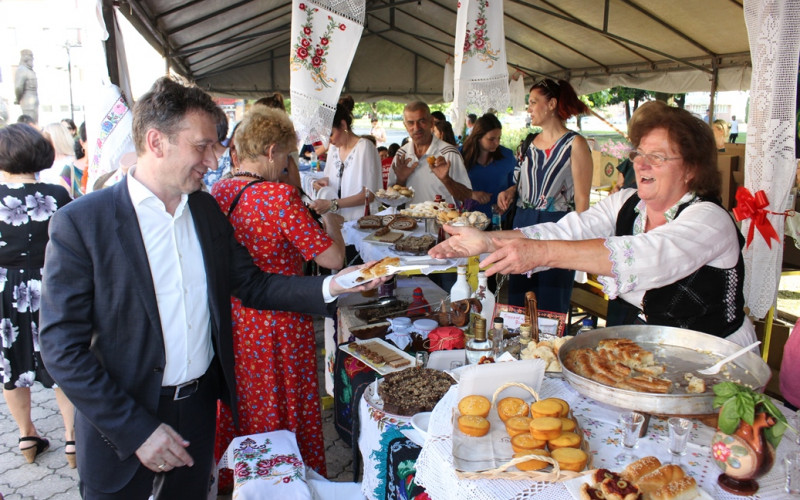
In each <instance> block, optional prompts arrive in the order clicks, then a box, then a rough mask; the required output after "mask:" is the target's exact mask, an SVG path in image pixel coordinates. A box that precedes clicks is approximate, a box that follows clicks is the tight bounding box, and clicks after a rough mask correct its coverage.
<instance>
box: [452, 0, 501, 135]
mask: <svg viewBox="0 0 800 500" xmlns="http://www.w3.org/2000/svg"><path fill="white" fill-rule="evenodd" d="M505 39H506V38H505V30H504V29H503V1H502V0H461V1H460V2H459V3H458V15H457V17H456V45H455V55H456V64H455V109H456V114H457V116H458V118H457V119H456V123H455V124H454V125H453V128H454V129H456V130H460V129H461V127H462V126H463V124H464V117H465V116H466V115H467V113H468V112H470V111H474V112H475V113H476V114H479V115H480V114H482V113H485V112H486V111H488V110H489V109H490V108H494V109H496V110H498V111H505V110H506V108H507V107H508V68H507V66H506V45H505Z"/></svg>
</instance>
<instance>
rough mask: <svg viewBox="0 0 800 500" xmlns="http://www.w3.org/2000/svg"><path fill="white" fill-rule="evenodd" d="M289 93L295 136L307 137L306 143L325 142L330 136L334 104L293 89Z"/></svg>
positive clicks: (301, 138) (334, 110)
mask: <svg viewBox="0 0 800 500" xmlns="http://www.w3.org/2000/svg"><path fill="white" fill-rule="evenodd" d="M289 95H290V96H291V98H292V121H293V122H294V128H295V132H296V133H297V137H298V138H299V139H300V140H303V139H304V138H308V139H307V140H306V141H305V142H306V143H314V142H316V141H323V142H326V143H327V141H328V139H329V138H330V136H331V125H332V124H333V115H334V114H335V113H336V106H335V105H334V106H331V105H330V104H327V103H324V102H322V101H320V100H319V99H317V98H314V97H311V96H309V95H306V94H301V93H300V92H299V91H295V90H292V91H291V92H289Z"/></svg>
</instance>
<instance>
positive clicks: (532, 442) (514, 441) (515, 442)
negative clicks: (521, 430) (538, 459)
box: [511, 432, 547, 453]
mask: <svg viewBox="0 0 800 500" xmlns="http://www.w3.org/2000/svg"><path fill="white" fill-rule="evenodd" d="M546 444H547V441H544V440H542V439H536V438H533V437H531V435H530V433H527V432H526V433H525V434H517V435H516V436H514V437H512V438H511V449H512V450H514V452H515V453H519V452H521V451H525V450H541V449H544V447H545V445H546Z"/></svg>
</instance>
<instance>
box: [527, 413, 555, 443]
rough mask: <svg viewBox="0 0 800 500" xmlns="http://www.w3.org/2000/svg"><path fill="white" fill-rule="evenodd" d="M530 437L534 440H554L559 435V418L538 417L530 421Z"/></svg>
mask: <svg viewBox="0 0 800 500" xmlns="http://www.w3.org/2000/svg"><path fill="white" fill-rule="evenodd" d="M530 430H531V436H533V437H535V438H536V439H543V440H545V441H547V440H549V439H555V438H557V437H558V436H560V435H561V418H556V417H539V418H534V419H533V420H531V425H530Z"/></svg>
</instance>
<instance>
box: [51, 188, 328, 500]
mask: <svg viewBox="0 0 800 500" xmlns="http://www.w3.org/2000/svg"><path fill="white" fill-rule="evenodd" d="M188 206H189V209H190V210H191V213H192V217H193V219H194V225H195V228H196V230H197V237H198V239H199V241H200V246H201V248H202V252H203V259H204V261H205V271H206V276H207V280H208V304H202V305H198V306H199V307H208V308H209V309H210V311H211V332H212V336H213V345H214V351H215V354H216V356H217V358H218V360H219V362H220V366H221V367H222V370H221V371H222V373H223V377H224V380H221V381H220V383H219V384H218V385H219V386H220V387H222V391H221V392H222V393H221V394H220V398H221V399H223V400H225V401H226V402H229V403H231V402H232V400H233V398H234V397H235V380H234V370H233V363H234V361H233V341H232V337H231V315H230V307H231V306H230V296H231V294H233V295H236V296H237V297H239V298H241V299H242V301H243V302H244V304H245V305H247V306H249V307H253V308H257V309H277V310H287V311H297V312H305V313H313V314H330V313H331V312H332V310H333V308H334V307H335V306H334V305H333V304H328V305H326V304H324V301H323V297H322V278H313V277H309V278H306V277H289V276H281V275H271V274H266V273H263V272H261V271H260V269H258V267H256V266H255V264H253V261H252V259H251V257H250V254H249V253H248V252H247V250H246V249H245V248H244V247H242V246H241V245H239V244H238V243H237V242H236V240H235V238H234V236H233V228H232V227H231V225H230V223H229V222H228V220H227V218H226V217H225V216H224V215H223V214H222V212H221V211H220V209H219V207H218V206H217V203H216V201H214V199H213V198H212V197H211V196H210V195H208V194H207V193H200V192H197V193H193V194H191V195H190V196H189V203H188ZM40 344H41V350H42V357H43V359H44V362H45V365H46V367H47V369H48V370H49V372H50V374H51V375H52V376H53V378H54V379H55V380H56V382H57V383H58V385H59V386H60V387H61V388H62V389H63V390H64V393H65V394H66V395H67V396H68V397H69V398H70V400H71V401H72V402H73V403H74V405H75V408H76V410H77V415H76V420H75V430H76V436H77V438H78V439H77V441H78V442H77V445H78V446H77V457H78V467H79V472H80V475H81V480H83V481H85V482H86V483H87V484H88V485H89V486H90V487H92V488H94V489H97V490H100V491H106V492H113V491H117V490H118V489H119V488H121V487H122V486H124V485H125V484H126V483H128V482H129V481H130V479H131V478H132V477H133V475H134V473H135V471H136V468H137V467H138V466H139V460H138V458H137V457H136V455H135V451H136V449H137V448H138V447H139V446H140V445H141V444H142V443H143V442H144V441H145V440H146V439H147V437H148V436H150V434H151V433H152V432H153V431H154V430H155V429H156V427H158V425H159V424H160V422H159V420H158V419H157V418H156V417H155V414H156V408H157V405H158V400H159V396H160V387H161V380H162V375H163V371H164V366H165V363H166V360H165V353H164V341H163V334H162V331H161V322H160V319H159V311H158V305H157V302H156V296H155V290H154V287H153V281H152V278H151V273H150V266H149V263H148V260H147V254H146V252H145V247H144V243H143V241H142V235H141V232H140V230H139V223H138V220H137V218H136V213H135V211H134V209H133V205H132V202H131V198H130V194H129V192H128V188H127V182H125V181H123V182H120V183H118V184H116V185H115V186H113V187H112V188H108V189H105V190H102V191H98V192H96V193H92V194H89V195H86V196H83V197H81V198H80V199H78V200H75V201H74V202H73V203H70V204H69V205H67V206H65V207H64V208H62V209H61V210H59V211H58V212H57V213H56V215H55V216H54V217H53V218H52V220H51V221H50V242H49V244H48V245H47V251H46V255H45V267H44V272H43V278H42V303H41V327H40ZM230 407H231V408H233V409H235V408H236V405H235V404H231V405H230ZM234 411H235V410H234ZM198 458H199V457H195V460H197V459H198Z"/></svg>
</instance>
